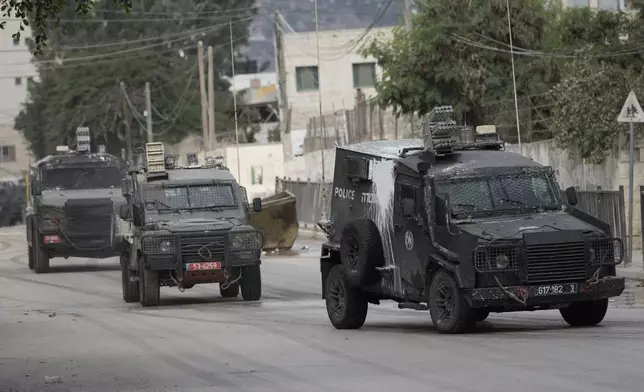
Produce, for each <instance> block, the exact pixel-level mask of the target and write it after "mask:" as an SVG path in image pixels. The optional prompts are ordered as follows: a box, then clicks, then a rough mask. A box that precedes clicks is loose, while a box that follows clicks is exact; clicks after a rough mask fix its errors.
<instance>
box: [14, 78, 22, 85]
mask: <svg viewBox="0 0 644 392" xmlns="http://www.w3.org/2000/svg"><path fill="white" fill-rule="evenodd" d="M13 83H14V84H15V85H16V86H20V85H21V84H22V78H21V77H18V78H15V79H14V81H13Z"/></svg>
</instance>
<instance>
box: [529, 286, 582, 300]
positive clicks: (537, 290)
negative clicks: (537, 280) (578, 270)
mask: <svg viewBox="0 0 644 392" xmlns="http://www.w3.org/2000/svg"><path fill="white" fill-rule="evenodd" d="M531 294H532V295H533V296H535V297H544V296H549V295H565V294H577V283H561V284H546V285H541V286H536V287H533V288H532V293H531Z"/></svg>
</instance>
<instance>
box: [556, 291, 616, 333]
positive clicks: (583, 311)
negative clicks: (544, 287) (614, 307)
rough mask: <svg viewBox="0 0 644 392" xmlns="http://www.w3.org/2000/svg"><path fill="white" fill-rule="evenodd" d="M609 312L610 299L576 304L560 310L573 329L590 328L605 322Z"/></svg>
mask: <svg viewBox="0 0 644 392" xmlns="http://www.w3.org/2000/svg"><path fill="white" fill-rule="evenodd" d="M607 311H608V298H604V299H598V300H595V301H584V302H574V303H572V304H571V305H570V306H569V307H567V308H562V309H559V313H561V316H562V317H563V319H564V320H565V321H566V322H567V323H568V324H570V325H572V326H573V327H590V326H593V325H597V324H599V323H601V322H602V320H604V317H605V316H606V312H607Z"/></svg>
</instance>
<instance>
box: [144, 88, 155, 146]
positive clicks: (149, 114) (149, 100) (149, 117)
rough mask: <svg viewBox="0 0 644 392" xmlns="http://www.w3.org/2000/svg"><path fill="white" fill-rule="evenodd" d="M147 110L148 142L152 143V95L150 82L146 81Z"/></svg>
mask: <svg viewBox="0 0 644 392" xmlns="http://www.w3.org/2000/svg"><path fill="white" fill-rule="evenodd" d="M145 112H146V114H147V116H146V117H147V120H148V143H152V142H153V140H152V98H151V97H150V82H145Z"/></svg>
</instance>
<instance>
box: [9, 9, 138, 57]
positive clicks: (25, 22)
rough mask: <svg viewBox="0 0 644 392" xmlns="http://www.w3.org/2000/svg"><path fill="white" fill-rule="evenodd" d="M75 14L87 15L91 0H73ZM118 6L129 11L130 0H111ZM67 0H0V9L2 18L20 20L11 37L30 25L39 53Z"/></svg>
mask: <svg viewBox="0 0 644 392" xmlns="http://www.w3.org/2000/svg"><path fill="white" fill-rule="evenodd" d="M72 3H73V4H74V9H75V13H76V16H84V15H87V14H88V13H89V12H90V11H91V10H92V9H93V8H94V5H95V3H96V2H95V1H93V0H74V1H73V2H72ZM112 3H113V4H115V5H117V6H118V7H120V8H122V9H124V10H126V11H129V10H130V8H131V7H132V0H112ZM66 5H67V2H66V1H64V0H0V11H1V12H2V14H1V15H0V17H2V19H9V18H14V17H15V18H17V19H18V20H19V21H20V27H19V30H18V31H16V32H15V33H13V34H12V35H13V37H14V38H16V39H19V38H20V33H21V32H22V31H24V30H25V27H27V26H30V27H31V30H32V33H33V35H34V38H35V45H34V49H35V52H36V53H39V52H40V50H41V49H42V47H43V46H44V45H45V43H46V40H47V33H48V30H49V28H50V26H51V24H52V23H53V24H54V25H56V27H58V22H60V15H61V14H62V13H63V12H64V10H65V9H66ZM5 25H6V20H3V21H1V22H0V29H4V28H5Z"/></svg>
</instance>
